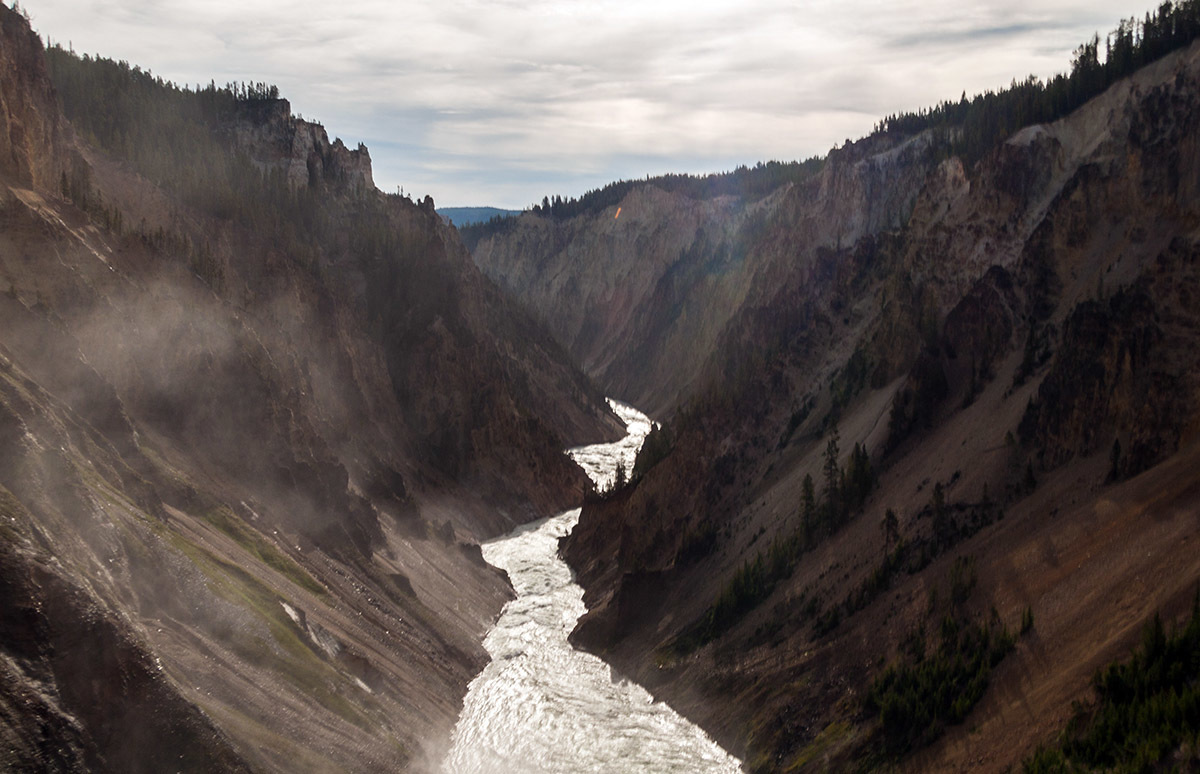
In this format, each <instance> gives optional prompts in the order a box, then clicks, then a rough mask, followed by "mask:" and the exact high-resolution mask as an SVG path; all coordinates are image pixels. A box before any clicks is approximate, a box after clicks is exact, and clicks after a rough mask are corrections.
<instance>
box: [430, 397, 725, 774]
mask: <svg viewBox="0 0 1200 774" xmlns="http://www.w3.org/2000/svg"><path fill="white" fill-rule="evenodd" d="M610 403H611V405H612V406H613V410H615V411H616V412H617V415H618V416H620V417H621V419H622V420H624V421H625V423H626V425H627V427H628V429H629V435H627V436H626V437H625V438H624V439H623V440H621V441H617V442H616V443H610V444H597V445H595V446H585V447H582V448H579V449H571V450H570V451H569V452H568V453H569V454H570V455H571V456H572V457H573V458H574V459H575V461H576V462H578V463H579V464H580V466H581V467H583V469H584V470H585V471H587V474H588V475H589V476H591V478H592V480H593V481H595V482H596V486H597V487H599V488H601V489H604V488H605V487H607V486H608V485H609V484H610V483H611V482H612V480H613V478H614V476H615V471H616V468H617V465H618V464H620V465H622V466H623V467H624V469H625V470H626V471H631V470H632V469H633V460H634V457H635V456H636V455H637V450H638V448H640V447H641V444H642V440H643V439H644V438H645V436H646V434H647V433H648V432H650V420H649V419H647V418H646V416H645V415H644V414H642V413H641V412H639V411H637V410H636V409H634V408H631V407H629V406H625V405H623V404H621V403H617V402H615V401H610ZM578 520H579V509H578V508H576V509H575V510H572V511H567V512H566V513H563V514H560V515H558V516H555V517H554V518H551V519H546V520H543V521H540V522H536V523H533V524H527V525H525V526H522V527H519V528H518V529H516V530H515V531H513V532H512V533H511V534H510V535H508V536H507V537H504V538H500V539H499V540H494V541H491V542H489V543H486V544H484V546H483V556H484V558H485V559H486V560H487V561H488V562H489V563H490V564H493V565H495V566H496V567H501V568H503V569H504V570H505V571H507V572H508V576H509V578H510V579H511V580H512V584H513V588H515V589H516V592H517V598H516V599H514V600H513V601H511V602H509V603H508V604H507V605H506V606H505V608H504V610H503V612H501V614H500V618H499V620H497V621H496V625H495V626H494V627H493V628H492V631H491V632H489V633H488V636H487V638H486V639H485V640H484V643H483V644H484V647H485V648H486V649H487V651H488V653H489V654H491V657H492V661H491V663H490V664H488V666H487V667H486V668H485V669H484V670H483V672H481V673H480V674H479V676H478V677H476V678H475V680H474V681H473V682H472V683H471V686H470V688H469V690H468V693H467V698H466V700H465V702H464V704H463V711H462V715H461V716H460V717H459V720H458V726H457V727H456V728H455V730H454V736H453V738H452V740H451V748H450V752H449V754H448V755H447V757H446V760H445V762H444V764H443V770H444V771H445V772H446V774H476V773H478V774H501V772H503V773H505V774H509V773H511V774H526V773H528V774H535V773H536V774H550V773H551V772H552V773H553V774H562V773H563V772H585V771H586V772H639V774H640V773H641V772H689V773H690V772H738V771H740V770H741V769H740V764H739V762H738V761H737V759H735V758H733V757H732V756H730V755H729V754H728V753H726V752H725V751H724V750H722V749H721V748H720V747H719V746H717V744H716V743H715V742H713V741H712V740H711V739H709V738H708V736H707V735H706V734H705V733H704V732H703V731H701V730H700V729H699V728H698V727H696V726H695V725H693V724H692V723H690V722H689V721H687V720H685V719H684V718H682V717H680V716H679V715H678V714H676V713H675V711H674V710H672V709H671V708H670V707H668V706H667V705H665V704H662V703H656V702H655V701H654V699H653V697H651V696H650V694H649V693H648V692H647V691H646V690H645V689H644V688H642V687H641V686H639V685H637V684H636V683H632V682H629V681H627V680H624V679H622V678H619V677H617V676H616V675H615V674H614V673H613V671H612V670H611V668H610V667H609V666H608V665H607V664H605V663H604V662H603V661H601V660H600V659H599V658H597V657H595V656H592V655H590V654H587V653H583V652H582V651H578V650H575V649H574V648H572V647H571V645H570V643H568V642H567V635H568V634H570V632H571V630H572V629H573V628H574V627H575V622H576V620H577V619H578V618H579V616H581V615H583V613H584V612H585V608H584V605H583V589H582V588H581V587H580V586H579V585H577V584H576V583H575V582H574V578H573V576H572V573H571V570H570V568H569V567H567V565H566V563H565V562H563V561H562V560H561V559H559V557H558V539H559V538H560V537H562V536H563V535H566V534H568V533H569V532H570V531H571V530H572V529H573V528H574V527H575V524H576V522H577V521H578Z"/></svg>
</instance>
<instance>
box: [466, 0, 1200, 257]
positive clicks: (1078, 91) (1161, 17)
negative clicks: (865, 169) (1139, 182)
mask: <svg viewBox="0 0 1200 774" xmlns="http://www.w3.org/2000/svg"><path fill="white" fill-rule="evenodd" d="M1197 37H1200V0H1183V1H1182V2H1177V3H1172V2H1170V1H1169V0H1168V2H1164V3H1162V4H1161V5H1160V6H1159V7H1158V9H1157V10H1156V11H1154V12H1153V13H1147V14H1146V16H1145V18H1144V19H1143V20H1140V21H1139V20H1138V19H1136V18H1132V17H1131V18H1129V19H1124V20H1122V21H1121V22H1120V23H1119V24H1118V25H1117V28H1116V29H1115V30H1113V31H1112V32H1110V33H1109V34H1108V35H1107V36H1105V38H1104V40H1103V42H1102V41H1101V39H1100V36H1099V35H1098V34H1097V35H1095V36H1093V37H1092V39H1091V40H1089V41H1085V42H1084V43H1082V44H1080V45H1079V46H1078V47H1077V48H1076V49H1075V52H1074V56H1073V57H1072V60H1071V69H1070V71H1069V72H1067V73H1060V74H1058V75H1055V76H1054V77H1052V78H1049V79H1047V80H1042V79H1041V78H1039V77H1038V76H1036V75H1029V76H1028V77H1026V78H1025V79H1023V80H1020V81H1018V80H1015V79H1014V80H1013V82H1012V83H1011V85H1010V86H1009V87H1008V88H1006V89H1000V90H998V91H986V92H984V93H983V94H977V95H975V96H974V97H972V98H968V97H967V95H966V93H965V92H964V93H963V95H962V97H961V98H960V99H959V100H958V101H951V100H946V101H944V102H941V103H940V104H938V105H937V106H935V107H933V108H924V109H921V110H917V111H916V112H909V113H899V114H896V115H891V116H887V117H886V118H884V119H882V120H881V121H880V122H879V123H878V124H877V125H876V127H875V132H874V134H885V135H904V136H908V135H915V134H918V133H920V132H923V131H926V130H933V131H934V132H935V134H936V141H937V142H938V143H939V145H940V146H941V151H942V153H944V154H945V155H946V156H958V157H960V158H962V159H963V160H964V161H966V162H967V163H968V164H971V163H974V162H976V161H978V160H979V159H980V158H982V157H983V155H984V154H986V153H987V152H988V151H990V150H991V149H992V148H994V147H996V145H997V144H999V143H1000V142H1003V141H1004V140H1005V139H1006V138H1008V137H1009V136H1011V135H1012V134H1013V133H1014V132H1016V131H1017V130H1019V129H1021V128H1023V127H1026V126H1029V125H1031V124H1040V123H1048V122H1050V121H1055V120H1057V119H1059V118H1062V117H1063V116H1065V115H1067V114H1069V113H1070V112H1071V111H1073V110H1075V109H1076V108H1078V107H1079V106H1081V105H1083V104H1084V103H1085V102H1087V101H1088V100H1090V99H1092V98H1093V97H1095V96H1097V95H1098V94H1100V93H1101V92H1103V91H1104V90H1105V89H1107V88H1108V87H1109V86H1111V85H1112V84H1114V83H1115V82H1117V81H1118V80H1120V79H1121V78H1124V77H1126V76H1128V75H1131V74H1132V73H1134V72H1136V71H1137V70H1138V69H1139V68H1141V67H1143V66H1145V65H1147V64H1150V63H1151V62H1154V61H1156V60H1158V59H1161V58H1162V57H1163V56H1166V55H1167V54H1169V53H1171V52H1172V51H1176V50H1178V49H1180V48H1183V47H1184V46H1187V45H1188V44H1190V43H1191V42H1192V41H1193V40H1195V39H1196V38H1197ZM1102 50H1103V52H1104V56H1103V59H1102V58H1101V51H1102ZM824 163H825V158H824V157H816V156H814V157H812V158H810V159H807V160H805V161H787V162H784V161H769V162H766V163H763V162H759V163H758V164H756V165H755V166H753V167H747V166H741V167H738V168H737V169H735V170H733V171H732V172H724V173H719V174H712V175H674V174H670V175H662V176H658V177H649V176H648V177H646V178H645V179H642V180H620V181H617V182H614V183H609V184H608V185H606V186H603V187H601V188H597V189H594V190H591V191H588V192H587V193H585V194H584V195H582V196H580V197H578V198H565V199H564V198H563V197H562V196H557V195H556V196H546V197H544V198H543V199H542V201H541V203H540V204H534V205H533V206H532V207H530V208H529V210H528V211H529V212H533V213H535V214H537V215H541V216H543V217H549V218H551V219H553V220H566V219H568V218H573V217H576V216H579V215H592V214H595V213H598V212H600V211H602V210H604V209H606V208H608V207H615V206H617V205H618V204H619V203H620V202H621V200H622V199H623V198H624V197H625V196H626V195H628V194H629V192H630V191H632V190H634V189H635V188H637V187H639V186H643V185H653V186H656V187H658V188H661V189H663V190H664V191H668V192H671V193H677V194H680V195H683V196H687V197H689V198H692V199H697V200H702V199H711V198H714V197H717V196H740V197H744V198H747V199H755V198H761V197H763V196H765V195H767V194H768V193H770V192H771V191H774V190H776V189H777V188H779V187H780V186H782V185H785V184H787V183H798V182H801V181H803V180H805V179H807V178H809V177H811V176H812V175H814V174H816V173H817V172H819V171H820V170H821V168H822V166H823V165H824ZM515 223H516V218H515V217H514V216H511V215H498V216H496V217H494V218H491V219H490V220H488V221H486V222H484V223H477V224H473V225H470V226H466V227H463V228H460V229H459V231H460V233H461V234H462V236H463V241H464V242H466V244H467V246H468V247H469V248H472V249H474V246H475V245H477V244H478V243H479V242H480V241H482V240H483V239H486V238H487V237H489V236H492V235H494V234H500V233H505V232H506V231H508V230H510V229H511V228H512V227H513V226H514V225H515Z"/></svg>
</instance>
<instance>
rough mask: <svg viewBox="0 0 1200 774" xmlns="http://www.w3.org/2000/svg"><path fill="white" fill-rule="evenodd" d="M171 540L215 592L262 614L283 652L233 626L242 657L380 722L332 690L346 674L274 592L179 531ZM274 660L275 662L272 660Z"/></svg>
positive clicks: (343, 713) (356, 719)
mask: <svg viewBox="0 0 1200 774" xmlns="http://www.w3.org/2000/svg"><path fill="white" fill-rule="evenodd" d="M171 542H172V545H174V546H175V548H177V549H178V550H179V551H180V552H182V553H183V554H184V555H185V556H187V557H188V559H190V560H191V561H192V563H193V564H195V565H196V567H198V568H199V569H200V571H201V572H202V573H204V576H205V577H206V578H207V579H208V585H209V588H210V589H212V591H213V592H214V593H215V594H217V595H218V596H219V597H221V598H222V599H225V600H226V601H228V602H232V603H233V604H235V605H237V606H238V607H241V608H244V609H247V610H250V611H252V612H253V613H255V614H256V615H257V616H258V617H259V618H260V619H262V621H263V622H264V623H265V624H266V626H267V630H268V631H269V632H270V634H271V638H272V639H273V640H274V641H275V643H276V644H277V645H278V646H279V648H281V649H282V652H280V651H279V649H276V648H275V647H273V646H272V644H271V643H269V642H266V641H264V640H263V639H262V638H261V637H257V636H254V635H253V634H249V633H246V632H234V633H233V634H232V636H231V639H230V641H229V642H228V644H229V646H230V647H232V648H233V650H234V651H235V652H236V653H237V654H238V656H239V657H241V658H242V659H245V660H246V661H247V662H248V663H252V664H259V665H271V668H272V670H273V671H274V672H275V673H276V674H278V675H279V676H280V677H281V678H282V679H283V680H285V681H287V682H288V683H290V684H291V685H292V686H294V687H295V688H296V689H297V690H299V691H301V692H302V693H304V694H306V695H307V696H310V697H312V699H313V700H314V701H316V702H317V703H318V704H320V705H321V706H323V707H325V708H326V709H327V710H329V711H330V712H332V713H334V714H335V715H338V716H339V717H341V718H343V719H344V720H346V721H348V722H350V723H353V724H354V725H356V726H358V727H359V728H362V729H365V730H372V729H374V728H376V726H377V724H376V723H373V722H372V721H371V719H370V718H369V717H368V716H367V715H366V714H365V713H364V712H363V710H362V708H360V707H359V706H357V705H356V703H355V702H352V701H350V700H349V699H347V698H346V697H344V696H342V695H340V694H338V693H337V692H335V690H333V688H332V686H333V685H335V684H337V683H344V682H346V678H344V677H343V676H342V675H341V674H339V673H338V672H337V670H336V669H335V668H334V667H333V666H332V665H330V664H328V663H327V662H325V661H324V660H323V659H322V658H321V657H319V656H318V655H317V654H316V653H315V652H314V651H313V649H312V647H311V646H310V645H309V643H308V642H307V640H306V639H305V637H304V634H303V633H302V632H301V631H300V630H299V629H298V628H297V627H296V626H295V624H294V623H293V622H292V620H291V619H290V618H288V617H287V614H286V613H285V612H284V610H283V606H282V605H281V604H280V602H281V601H282V600H281V599H280V597H279V596H278V595H277V594H275V592H273V591H272V590H271V589H269V588H268V587H267V586H266V585H264V584H263V583H262V582H261V581H260V580H258V579H257V578H255V577H254V576H253V575H251V574H250V573H248V572H246V571H245V570H244V569H242V568H241V567H238V566H237V565H235V564H232V563H230V562H227V561H225V560H223V559H221V558H219V557H217V556H214V555H213V554H212V553H210V552H209V551H207V550H205V549H203V548H201V547H200V546H197V545H195V544H194V543H191V542H189V541H188V540H186V539H184V538H183V537H181V536H179V535H177V534H172V535H171ZM272 662H275V663H274V664H273V665H272Z"/></svg>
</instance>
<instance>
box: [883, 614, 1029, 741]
mask: <svg viewBox="0 0 1200 774" xmlns="http://www.w3.org/2000/svg"><path fill="white" fill-rule="evenodd" d="M923 640H924V638H923V636H922V637H920V641H919V642H917V641H916V640H914V646H913V647H911V648H910V649H909V650H910V652H909V653H907V654H905V655H904V656H903V657H901V659H900V660H898V661H897V662H896V663H894V664H892V665H891V666H889V667H888V668H887V669H886V670H885V671H884V673H883V674H882V675H880V676H879V677H877V678H876V679H875V680H874V681H873V682H872V683H871V688H870V690H869V691H868V693H867V698H866V701H865V706H866V709H867V710H868V711H870V712H872V713H878V715H879V720H880V723H881V725H882V731H883V738H884V747H885V750H886V752H887V753H888V754H890V755H894V756H898V755H902V754H904V753H906V752H908V751H910V750H914V749H916V748H918V747H923V746H924V745H926V744H929V743H930V742H932V741H933V740H934V739H937V737H938V736H940V735H941V733H942V731H943V729H944V728H945V726H947V725H954V724H957V723H961V722H962V721H963V719H964V718H966V716H967V713H969V712H970V711H971V709H972V708H973V707H974V706H975V704H976V703H977V702H978V701H979V700H980V699H981V698H983V693H984V691H985V690H986V689H987V686H988V679H989V677H990V676H991V673H992V670H993V669H994V668H995V667H996V665H997V664H999V663H1000V661H1001V660H1002V659H1003V658H1004V657H1005V656H1006V655H1008V654H1009V652H1011V651H1012V649H1013V647H1014V645H1015V641H1014V638H1013V636H1012V635H1011V634H1009V632H1008V629H1007V628H1006V627H1004V626H1003V625H1001V624H998V623H996V622H988V623H979V622H971V621H967V620H964V619H962V618H960V617H957V616H954V615H951V614H947V615H946V616H945V617H944V618H943V619H942V622H941V626H940V630H939V644H938V648H937V650H936V651H935V652H934V653H932V654H929V655H927V654H926V653H925V647H924V641H923Z"/></svg>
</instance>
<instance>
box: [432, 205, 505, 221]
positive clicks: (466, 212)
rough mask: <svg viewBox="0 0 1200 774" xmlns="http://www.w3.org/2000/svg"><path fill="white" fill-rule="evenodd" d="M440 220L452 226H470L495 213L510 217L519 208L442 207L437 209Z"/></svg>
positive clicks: (494, 215)
mask: <svg viewBox="0 0 1200 774" xmlns="http://www.w3.org/2000/svg"><path fill="white" fill-rule="evenodd" d="M437 214H438V215H441V216H442V220H444V221H446V222H447V223H449V224H451V225H454V226H470V225H471V224H473V223H486V222H488V221H489V220H491V219H492V218H494V217H496V216H497V215H500V216H503V217H512V216H513V215H520V214H521V211H520V210H502V209H500V208H499V207H443V208H441V209H440V210H438V211H437Z"/></svg>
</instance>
